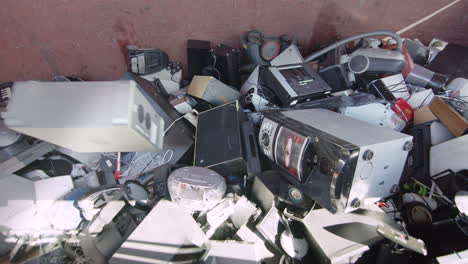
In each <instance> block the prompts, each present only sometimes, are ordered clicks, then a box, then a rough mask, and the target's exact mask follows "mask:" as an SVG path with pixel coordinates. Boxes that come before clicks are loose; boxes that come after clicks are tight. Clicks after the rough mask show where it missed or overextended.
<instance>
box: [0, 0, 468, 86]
mask: <svg viewBox="0 0 468 264" xmlns="http://www.w3.org/2000/svg"><path fill="white" fill-rule="evenodd" d="M450 2H452V0H412V1H403V0H393V1H384V0H257V1H255V0H212V1H209V0H197V1H191V0H159V1H155V0H153V1H150V0H131V1H130V0H81V1H76V0H75V1H72V0H35V1H18V0H3V1H2V3H1V9H0V25H1V26H0V38H1V48H0V82H3V81H8V80H13V81H14V80H25V79H47V78H50V77H51V76H54V75H59V74H65V75H76V76H80V77H82V78H84V79H87V80H112V79H117V78H119V76H120V75H121V74H122V73H123V72H124V71H125V70H126V64H125V55H124V50H123V46H124V45H125V44H127V43H131V44H136V45H139V46H143V47H156V48H161V49H163V50H165V51H166V52H167V53H168V54H169V57H170V59H171V60H177V61H183V62H185V53H186V50H185V44H186V40H187V39H190V38H194V39H204V40H211V41H212V42H213V43H220V42H222V43H225V44H229V45H233V46H236V47H238V44H239V34H240V33H242V32H245V31H247V30H250V29H254V28H256V29H260V30H262V31H264V32H265V33H268V34H280V33H289V34H292V35H295V36H297V38H298V39H299V41H300V43H301V44H302V45H303V46H304V47H305V50H306V52H307V51H310V50H311V49H312V48H314V47H316V46H317V45H318V44H323V43H326V42H330V41H332V40H333V39H334V38H336V37H340V36H342V37H345V36H350V35H352V34H353V33H360V32H364V31H371V30H394V31H396V30H399V29H401V28H403V27H405V26H407V25H409V24H411V23H413V22H415V21H417V20H419V19H420V18H422V17H424V16H426V15H428V14H430V13H432V12H434V11H435V10H437V9H439V8H441V7H443V6H445V5H446V4H448V3H450ZM467 13H468V3H467V2H466V1H461V2H459V3H457V4H456V5H454V6H453V7H451V8H450V9H448V10H446V11H445V12H444V13H442V14H439V15H437V16H435V17H434V18H432V19H430V20H429V21H427V22H424V23H423V24H421V25H419V26H418V27H416V28H414V29H412V30H410V31H408V32H407V33H406V34H404V36H407V37H417V38H420V39H421V40H422V41H424V42H428V41H430V40H431V39H432V37H439V38H442V39H445V40H447V41H450V42H456V43H461V44H466V45H468V37H467V35H466V33H467V31H466V28H467V26H468V16H467V15H466V14H467Z"/></svg>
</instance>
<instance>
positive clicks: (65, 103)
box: [5, 80, 165, 152]
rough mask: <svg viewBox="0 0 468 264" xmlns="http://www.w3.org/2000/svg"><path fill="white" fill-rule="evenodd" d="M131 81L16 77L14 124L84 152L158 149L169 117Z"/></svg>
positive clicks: (9, 114) (10, 110)
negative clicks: (29, 79) (59, 80)
mask: <svg viewBox="0 0 468 264" xmlns="http://www.w3.org/2000/svg"><path fill="white" fill-rule="evenodd" d="M153 104H154V102H153V101H152V99H151V98H150V97H149V96H148V95H147V94H146V93H145V91H143V89H142V88H141V87H140V86H139V85H138V84H137V83H136V82H135V81H132V80H122V81H109V82H37V81H27V82H15V84H14V86H13V94H12V98H11V101H10V103H9V105H8V112H7V113H6V114H5V118H6V120H5V123H6V124H7V126H8V127H9V128H10V129H13V130H15V131H18V132H20V133H23V134H26V135H29V136H32V137H35V138H39V139H42V140H44V141H48V142H50V143H53V144H56V145H60V146H63V147H66V148H69V149H72V150H75V151H79V152H114V151H158V150H160V149H161V148H162V146H163V134H164V125H165V124H164V120H163V118H162V117H161V116H160V115H159V114H158V112H157V111H156V109H155V107H154V105H153Z"/></svg>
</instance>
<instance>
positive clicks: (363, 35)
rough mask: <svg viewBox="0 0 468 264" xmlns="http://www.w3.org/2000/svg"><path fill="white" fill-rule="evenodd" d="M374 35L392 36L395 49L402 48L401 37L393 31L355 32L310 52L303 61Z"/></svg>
mask: <svg viewBox="0 0 468 264" xmlns="http://www.w3.org/2000/svg"><path fill="white" fill-rule="evenodd" d="M374 36H389V37H392V38H393V39H395V40H396V42H397V50H398V51H401V50H402V49H403V40H402V39H401V37H400V36H399V35H398V34H396V33H395V32H390V31H372V32H367V33H361V34H357V35H354V36H351V37H348V38H345V39H342V40H340V41H337V42H335V43H333V44H331V45H330V46H328V47H326V48H324V49H321V50H319V51H317V52H314V53H312V54H310V55H309V56H307V57H306V58H305V60H304V61H305V62H309V61H313V60H315V59H317V58H318V57H320V56H322V55H324V54H326V53H328V52H330V51H332V50H334V49H336V48H338V47H340V46H343V45H345V44H347V43H349V42H351V41H355V40H358V39H363V38H368V37H374Z"/></svg>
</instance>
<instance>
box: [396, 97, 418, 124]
mask: <svg viewBox="0 0 468 264" xmlns="http://www.w3.org/2000/svg"><path fill="white" fill-rule="evenodd" d="M392 110H393V111H394V112H395V113H396V114H397V115H398V116H399V117H400V118H401V119H403V120H404V121H406V122H410V121H411V120H413V117H414V109H413V108H412V107H411V105H409V104H408V102H406V100H405V99H403V98H398V99H397V100H396V101H395V102H394V103H393V104H392Z"/></svg>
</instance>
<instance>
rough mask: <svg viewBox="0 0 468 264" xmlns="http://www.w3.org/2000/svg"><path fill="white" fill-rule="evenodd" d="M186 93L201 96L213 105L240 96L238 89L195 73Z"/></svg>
mask: <svg viewBox="0 0 468 264" xmlns="http://www.w3.org/2000/svg"><path fill="white" fill-rule="evenodd" d="M187 93H188V94H190V95H193V96H196V97H198V98H202V99H204V100H205V101H207V102H209V103H211V104H214V105H222V104H226V103H229V102H232V101H236V100H238V99H239V98H240V93H239V91H237V90H234V89H233V88H231V87H229V86H227V85H226V84H224V83H222V82H220V81H218V80H217V79H215V78H213V77H211V76H198V75H195V76H194V77H193V79H192V82H191V83H190V86H189V87H188V90H187Z"/></svg>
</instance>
